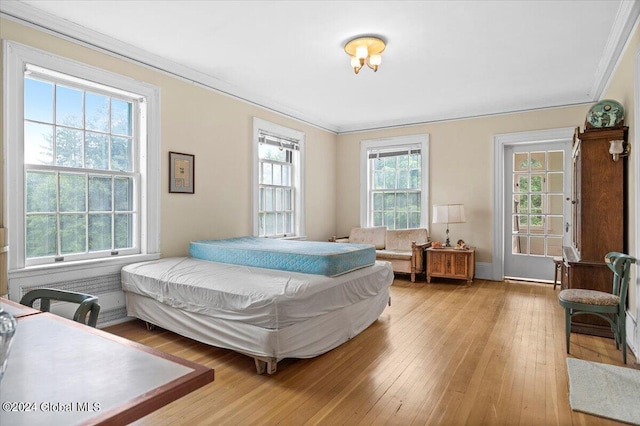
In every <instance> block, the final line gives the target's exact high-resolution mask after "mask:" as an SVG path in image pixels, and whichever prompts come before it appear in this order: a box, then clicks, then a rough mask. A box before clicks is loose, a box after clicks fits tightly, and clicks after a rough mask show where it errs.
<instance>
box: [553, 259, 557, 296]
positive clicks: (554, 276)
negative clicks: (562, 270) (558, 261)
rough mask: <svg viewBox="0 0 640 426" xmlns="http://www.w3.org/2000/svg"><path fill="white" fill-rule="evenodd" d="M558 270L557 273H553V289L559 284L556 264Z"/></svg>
mask: <svg viewBox="0 0 640 426" xmlns="http://www.w3.org/2000/svg"><path fill="white" fill-rule="evenodd" d="M554 266H555V268H556V270H555V273H554V274H553V289H554V290H555V289H556V286H557V285H558V265H554Z"/></svg>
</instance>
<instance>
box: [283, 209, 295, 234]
mask: <svg viewBox="0 0 640 426" xmlns="http://www.w3.org/2000/svg"><path fill="white" fill-rule="evenodd" d="M284 232H285V233H286V234H293V214H292V213H285V227H284Z"/></svg>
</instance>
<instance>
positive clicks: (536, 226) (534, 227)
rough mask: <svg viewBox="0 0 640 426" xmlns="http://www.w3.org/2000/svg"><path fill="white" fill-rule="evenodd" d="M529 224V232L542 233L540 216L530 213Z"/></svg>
mask: <svg viewBox="0 0 640 426" xmlns="http://www.w3.org/2000/svg"><path fill="white" fill-rule="evenodd" d="M529 224H530V225H531V229H530V230H529V233H530V234H542V233H544V228H543V225H544V223H543V222H542V216H539V215H532V216H530V217H529Z"/></svg>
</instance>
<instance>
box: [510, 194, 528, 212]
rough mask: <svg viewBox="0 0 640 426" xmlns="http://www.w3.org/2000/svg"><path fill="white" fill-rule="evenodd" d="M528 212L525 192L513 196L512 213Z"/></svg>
mask: <svg viewBox="0 0 640 426" xmlns="http://www.w3.org/2000/svg"><path fill="white" fill-rule="evenodd" d="M528 212H529V196H528V195H526V194H518V195H514V196H513V213H528Z"/></svg>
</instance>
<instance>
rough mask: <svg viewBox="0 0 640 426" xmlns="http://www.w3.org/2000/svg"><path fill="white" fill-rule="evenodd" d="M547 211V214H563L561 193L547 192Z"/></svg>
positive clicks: (562, 196)
mask: <svg viewBox="0 0 640 426" xmlns="http://www.w3.org/2000/svg"><path fill="white" fill-rule="evenodd" d="M547 199H548V202H547V209H548V211H547V213H549V214H563V213H564V204H563V200H564V195H563V194H549V195H547Z"/></svg>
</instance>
